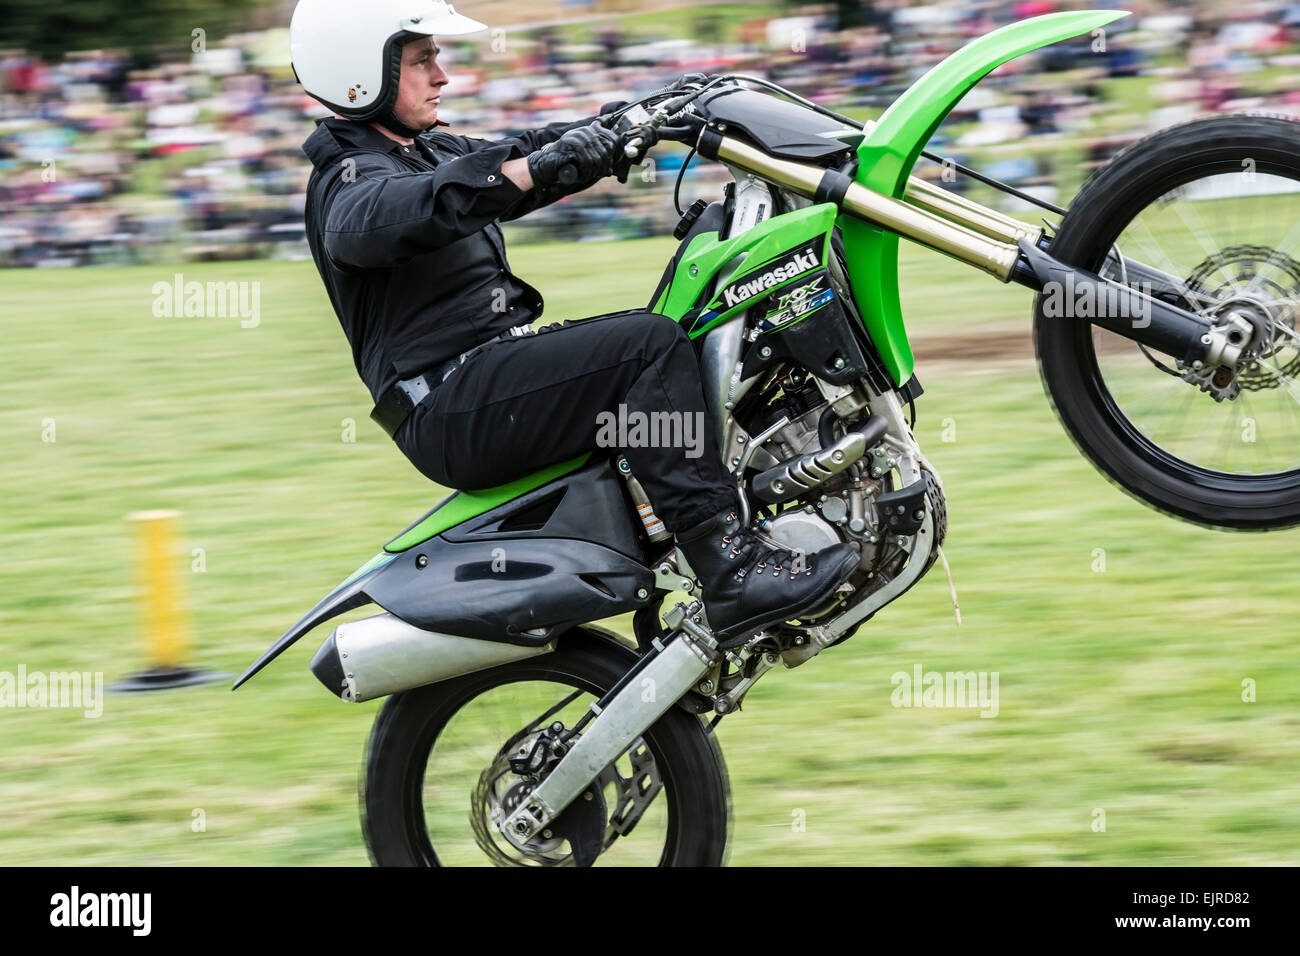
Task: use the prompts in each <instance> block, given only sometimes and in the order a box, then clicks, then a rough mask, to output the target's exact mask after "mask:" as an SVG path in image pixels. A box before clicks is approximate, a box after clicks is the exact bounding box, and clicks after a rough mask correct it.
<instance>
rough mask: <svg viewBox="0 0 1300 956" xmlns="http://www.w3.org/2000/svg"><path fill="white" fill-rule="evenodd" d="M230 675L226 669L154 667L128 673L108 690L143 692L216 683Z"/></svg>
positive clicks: (123, 692)
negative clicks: (206, 669)
mask: <svg viewBox="0 0 1300 956" xmlns="http://www.w3.org/2000/svg"><path fill="white" fill-rule="evenodd" d="M229 677H230V675H229V674H227V673H225V672H224V671H205V670H200V669H199V668H196V667H154V668H150V669H149V670H147V671H136V672H135V673H134V674H127V675H126V677H124V678H123V679H122V680H120V681H114V682H113V683H111V684H109V685H108V688H107V690H108V692H109V693H110V694H142V693H146V692H148V691H155V690H172V689H173V688H176V687H198V686H200V685H202V684H216V683H219V682H221V681H224V680H227V679H228V678H229Z"/></svg>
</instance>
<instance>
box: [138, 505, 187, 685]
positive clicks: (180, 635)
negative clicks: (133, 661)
mask: <svg viewBox="0 0 1300 956" xmlns="http://www.w3.org/2000/svg"><path fill="white" fill-rule="evenodd" d="M180 517H181V515H180V512H179V511H136V512H134V513H133V514H130V515H127V518H128V520H130V521H131V523H132V525H133V526H134V528H135V536H136V550H137V555H138V558H137V560H138V561H139V570H140V575H139V580H140V602H141V612H142V614H141V618H142V620H143V622H144V629H145V630H144V633H145V641H146V644H147V647H148V651H149V661H150V663H151V664H152V665H154V666H155V667H160V668H176V667H180V666H181V662H182V661H184V660H185V655H186V653H187V652H188V651H189V648H190V644H191V635H190V623H189V619H188V617H187V616H186V614H185V612H184V609H183V607H182V604H183V601H184V595H183V589H182V586H181V584H180V582H179V581H178V580H177V575H176V565H175V555H176V529H177V526H178V525H179V524H180Z"/></svg>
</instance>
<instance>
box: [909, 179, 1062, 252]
mask: <svg viewBox="0 0 1300 956" xmlns="http://www.w3.org/2000/svg"><path fill="white" fill-rule="evenodd" d="M903 199H905V200H906V201H907V202H909V203H911V204H912V205H913V206H918V207H920V208H921V209H926V210H929V211H930V212H932V213H934V214H935V215H938V216H943V218H945V219H948V220H950V221H952V222H956V223H959V224H960V225H963V226H966V227H967V228H970V229H974V230H975V231H976V232H978V233H980V234H981V235H984V236H988V237H989V238H990V239H997V240H998V241H1000V242H1009V243H1012V244H1013V245H1014V244H1015V243H1017V242H1019V241H1020V240H1021V239H1028V240H1029V241H1030V242H1031V243H1032V244H1034V245H1038V241H1039V240H1040V239H1042V238H1043V227H1042V226H1031V225H1030V224H1029V223H1026V222H1021V221H1020V220H1019V219H1016V218H1015V217H1013V216H1008V215H1005V214H1004V213H1000V212H998V211H997V210H996V209H989V208H988V207H987V206H981V205H980V204H979V203H977V202H972V201H971V200H969V199H967V198H966V197H965V196H958V195H957V194H956V193H950V192H948V190H946V189H943V188H942V187H940V186H936V185H934V184H933V183H928V182H926V181H925V180H924V179H918V178H917V177H915V176H911V177H909V178H908V180H907V191H906V192H904V193H903Z"/></svg>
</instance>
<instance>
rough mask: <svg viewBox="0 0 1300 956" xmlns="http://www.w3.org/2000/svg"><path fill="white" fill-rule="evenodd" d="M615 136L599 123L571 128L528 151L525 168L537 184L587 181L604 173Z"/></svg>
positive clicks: (608, 168) (615, 144)
mask: <svg viewBox="0 0 1300 956" xmlns="http://www.w3.org/2000/svg"><path fill="white" fill-rule="evenodd" d="M617 149H618V136H617V135H616V134H615V133H614V132H613V131H611V130H608V129H606V128H605V127H603V126H601V125H600V124H599V123H592V124H591V125H590V126H579V127H578V128H577V129H571V130H569V131H568V132H567V133H565V134H564V135H563V136H561V137H560V138H559V139H557V140H556V141H555V142H553V143H547V144H546V145H545V146H543V147H542V148H541V149H539V150H537V152H535V153H529V154H528V172H529V173H530V174H531V175H532V177H533V183H534V184H536V185H537V186H541V187H547V186H555V185H557V184H563V185H566V186H567V185H572V184H574V183H586V184H587V185H590V184H592V183H594V182H596V180H598V179H600V178H601V177H603V176H608V175H609V174H610V171H611V169H612V168H613V164H614V154H615V152H616V151H617Z"/></svg>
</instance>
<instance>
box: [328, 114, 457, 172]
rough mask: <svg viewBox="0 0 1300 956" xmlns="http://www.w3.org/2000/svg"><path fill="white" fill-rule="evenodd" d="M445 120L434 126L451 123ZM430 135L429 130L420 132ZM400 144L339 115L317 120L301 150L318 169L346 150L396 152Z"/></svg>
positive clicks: (334, 160)
mask: <svg viewBox="0 0 1300 956" xmlns="http://www.w3.org/2000/svg"><path fill="white" fill-rule="evenodd" d="M450 125H451V124H450V123H447V122H445V121H443V120H438V121H437V122H435V123H434V128H435V129H436V128H437V127H439V126H450ZM420 135H421V136H427V135H429V134H428V133H421V134H420ZM400 145H401V144H399V143H397V142H395V141H393V140H391V139H389V138H388V137H387V136H385V135H384V134H383V133H381V132H379V130H377V129H375V128H374V127H373V126H371V125H370V124H369V123H360V122H357V121H356V120H347V119H339V118H338V117H337V116H327V117H325V118H324V119H318V120H317V121H316V129H314V130H313V131H312V134H311V135H310V136H308V137H307V140H306V142H304V143H303V144H302V151H303V152H304V153H306V154H307V158H308V159H310V160H311V162H312V165H313V166H315V167H316V168H317V169H324V168H325V167H326V166H329V165H330V164H332V163H334V162H336V161H337V160H338V159H339V158H340V157H342V156H343V155H344V154H345V153H348V152H350V151H351V150H354V149H371V150H384V151H386V152H391V153H395V152H397V150H398V147H399V146H400Z"/></svg>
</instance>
